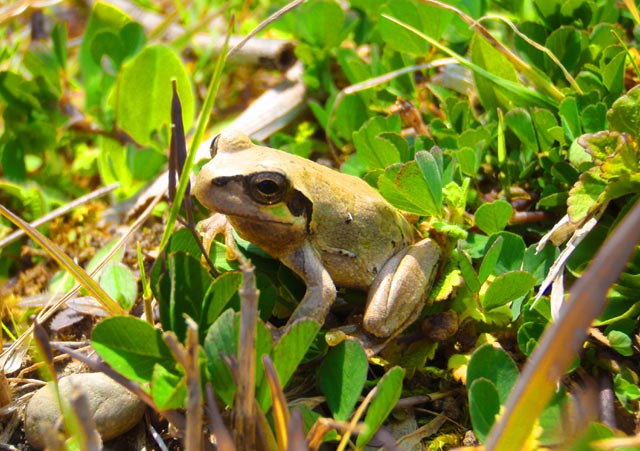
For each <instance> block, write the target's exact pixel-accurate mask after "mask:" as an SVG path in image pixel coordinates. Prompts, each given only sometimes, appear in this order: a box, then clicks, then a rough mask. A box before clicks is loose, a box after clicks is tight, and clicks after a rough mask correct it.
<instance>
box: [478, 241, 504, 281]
mask: <svg viewBox="0 0 640 451" xmlns="http://www.w3.org/2000/svg"><path fill="white" fill-rule="evenodd" d="M503 243H504V238H502V237H498V238H497V239H496V240H495V241H494V242H493V244H492V245H491V247H490V248H489V250H488V251H487V253H486V254H485V256H484V258H483V259H482V263H481V264H480V270H479V271H478V281H479V283H480V284H483V283H485V281H486V280H487V279H488V278H489V276H490V275H491V273H492V272H493V269H494V268H495V267H496V264H497V263H498V259H499V258H500V253H501V252H502V244H503ZM478 291H480V290H479V289H478V290H477V291H476V293H477V292H478Z"/></svg>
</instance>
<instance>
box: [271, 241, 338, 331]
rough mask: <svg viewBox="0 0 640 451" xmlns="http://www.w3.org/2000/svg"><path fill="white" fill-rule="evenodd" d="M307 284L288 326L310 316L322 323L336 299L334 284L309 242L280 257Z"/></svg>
mask: <svg viewBox="0 0 640 451" xmlns="http://www.w3.org/2000/svg"><path fill="white" fill-rule="evenodd" d="M281 260H282V262H283V263H284V264H285V265H287V266H288V267H289V268H291V269H292V270H293V271H295V273H296V274H298V275H299V276H300V277H301V278H302V279H303V280H304V282H305V284H306V285H307V291H306V292H305V294H304V297H303V298H302V301H300V304H298V306H297V307H296V309H295V311H294V312H293V314H292V315H291V317H290V318H289V321H288V322H287V326H286V327H287V328H289V327H290V326H291V325H292V324H293V323H294V322H295V321H297V320H299V319H302V318H311V319H315V320H316V321H318V322H320V323H321V324H322V323H324V320H325V319H326V317H327V315H328V314H329V309H330V308H331V305H332V304H333V301H335V299H336V286H335V285H334V283H333V280H332V279H331V276H330V275H329V272H328V271H327V270H326V269H325V267H324V266H323V265H322V261H320V258H319V257H318V255H317V254H316V252H315V251H314V250H313V248H312V247H311V246H310V245H309V244H305V245H304V246H302V247H300V248H298V249H296V250H294V251H293V252H292V253H291V254H289V255H287V256H284V257H282V258H281Z"/></svg>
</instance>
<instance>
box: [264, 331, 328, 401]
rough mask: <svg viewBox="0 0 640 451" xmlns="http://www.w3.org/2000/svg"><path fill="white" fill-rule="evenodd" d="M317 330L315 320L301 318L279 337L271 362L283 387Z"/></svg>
mask: <svg viewBox="0 0 640 451" xmlns="http://www.w3.org/2000/svg"><path fill="white" fill-rule="evenodd" d="M319 331H320V324H319V323H318V322H317V321H314V320H310V319H309V320H302V321H298V322H296V323H294V324H293V326H292V327H291V328H290V329H289V330H287V331H286V332H285V334H284V335H283V336H282V337H280V340H279V341H278V344H277V345H276V347H275V350H274V354H273V364H274V366H275V368H276V371H277V373H278V379H280V383H281V384H282V387H283V388H284V387H286V385H287V383H288V382H289V379H291V376H292V375H293V373H294V371H295V370H296V368H298V365H299V364H300V362H301V361H302V359H303V357H304V356H305V354H306V353H307V351H308V350H309V347H310V346H311V343H313V340H314V339H315V338H316V335H317V334H318V332H319Z"/></svg>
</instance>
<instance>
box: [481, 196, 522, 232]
mask: <svg viewBox="0 0 640 451" xmlns="http://www.w3.org/2000/svg"><path fill="white" fill-rule="evenodd" d="M512 214H513V207H512V206H511V204H510V203H509V202H507V201H505V200H496V201H495V202H491V203H490V204H482V205H480V207H478V209H477V210H476V213H475V223H476V225H477V226H478V227H479V228H480V230H482V231H483V232H484V233H486V234H487V235H492V234H494V233H497V232H501V231H502V230H504V228H505V226H506V225H507V223H508V222H509V219H510V218H511V215H512Z"/></svg>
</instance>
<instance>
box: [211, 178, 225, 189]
mask: <svg viewBox="0 0 640 451" xmlns="http://www.w3.org/2000/svg"><path fill="white" fill-rule="evenodd" d="M228 182H229V177H216V178H215V179H211V184H212V185H214V186H217V187H223V186H225V185H226V184H227V183H228Z"/></svg>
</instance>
